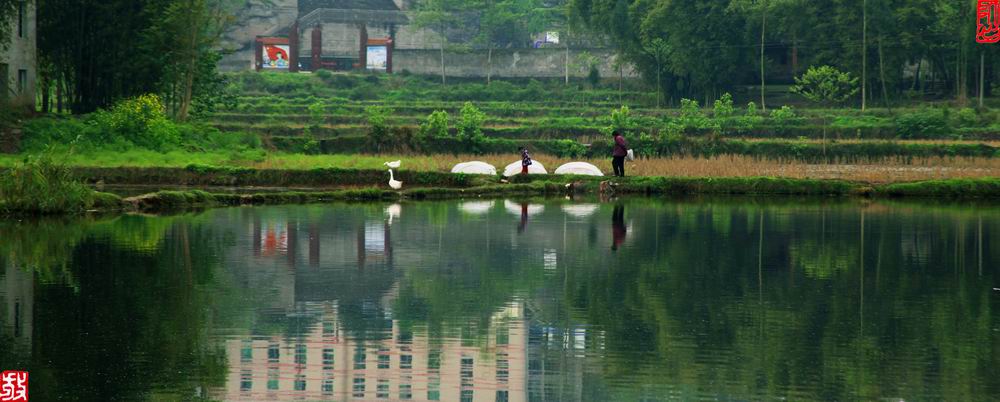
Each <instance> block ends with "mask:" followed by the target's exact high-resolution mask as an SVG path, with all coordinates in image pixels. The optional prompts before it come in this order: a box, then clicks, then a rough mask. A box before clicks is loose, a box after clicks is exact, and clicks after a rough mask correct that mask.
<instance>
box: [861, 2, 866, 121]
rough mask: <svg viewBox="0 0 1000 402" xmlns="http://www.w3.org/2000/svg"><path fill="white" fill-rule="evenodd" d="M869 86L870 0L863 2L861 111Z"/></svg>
mask: <svg viewBox="0 0 1000 402" xmlns="http://www.w3.org/2000/svg"><path fill="white" fill-rule="evenodd" d="M867 87H868V0H864V1H863V2H862V3H861V111H862V112H864V111H865V99H866V97H867V94H866V90H867Z"/></svg>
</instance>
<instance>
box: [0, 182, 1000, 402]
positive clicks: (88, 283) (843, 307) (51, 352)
mask: <svg viewBox="0 0 1000 402" xmlns="http://www.w3.org/2000/svg"><path fill="white" fill-rule="evenodd" d="M998 233H1000V213H998V209H997V208H996V207H991V206H977V205H936V204H909V203H894V202H871V203H869V202H862V201H844V200H840V201H831V200H812V199H806V200H798V199H781V200H768V201H763V200H752V199H693V200H663V199H625V200H621V201H617V202H605V203H598V202H596V201H595V202H585V201H584V202H581V201H577V202H570V201H566V200H529V201H525V202H521V201H510V200H506V201H505V200H495V201H490V200H477V201H448V202H420V203H402V204H347V203H345V204H333V205H314V206H278V207H260V208H257V207H254V208H230V209H215V210H209V211H204V212H196V213H186V214H181V215H174V216H145V215H125V216H118V217H112V218H87V219H74V220H41V221H12V220H7V221H0V236H2V237H0V257H2V258H0V268H2V270H0V273H2V277H0V304H2V308H0V314H2V315H0V320H2V321H0V322H2V331H0V335H2V338H3V339H2V342H0V368H2V369H13V368H20V369H27V370H29V371H30V385H31V390H30V392H31V396H32V397H33V398H34V399H37V400H88V401H95V400H101V401H114V400H121V401H138V400H202V399H204V400H270V401H277V400H350V399H365V400H381V399H387V400H406V399H412V400H418V401H419V400H441V401H466V400H467V401H525V400H529V401H576V400H593V401H605V400H622V401H637V400H668V399H681V400H690V399H712V400H762V399H790V400H831V399H833V400H856V399H862V400H875V399H891V400H899V399H904V400H914V399H915V400H926V399H944V400H988V399H991V398H995V397H996V396H997V395H1000V291H998V290H996V289H994V288H1000V236H998V235H997V234H998Z"/></svg>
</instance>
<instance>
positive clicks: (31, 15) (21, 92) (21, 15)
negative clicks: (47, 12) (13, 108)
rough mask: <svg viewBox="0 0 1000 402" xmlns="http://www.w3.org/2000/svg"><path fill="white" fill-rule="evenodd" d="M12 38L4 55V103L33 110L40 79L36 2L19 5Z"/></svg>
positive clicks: (0, 72)
mask: <svg viewBox="0 0 1000 402" xmlns="http://www.w3.org/2000/svg"><path fill="white" fill-rule="evenodd" d="M13 18H14V21H13V24H11V29H10V38H8V39H9V40H8V43H7V46H6V49H5V50H4V51H3V52H2V53H0V100H3V101H7V102H10V103H12V104H15V105H20V106H25V107H31V106H32V105H33V104H34V101H35V82H36V80H37V76H38V69H37V66H38V62H37V54H36V53H37V45H36V43H37V42H36V38H37V35H36V27H35V0H22V1H21V2H19V3H18V4H17V11H16V12H15V14H14V16H13Z"/></svg>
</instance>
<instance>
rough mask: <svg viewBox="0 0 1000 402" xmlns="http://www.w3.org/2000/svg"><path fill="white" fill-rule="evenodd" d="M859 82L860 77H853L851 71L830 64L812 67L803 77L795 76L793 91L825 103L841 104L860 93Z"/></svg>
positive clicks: (814, 100)
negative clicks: (844, 70)
mask: <svg viewBox="0 0 1000 402" xmlns="http://www.w3.org/2000/svg"><path fill="white" fill-rule="evenodd" d="M857 84H858V79H857V78H851V73H847V72H840V71H838V70H837V69H835V68H833V67H830V66H821V67H810V68H809V70H808V71H806V73H805V74H803V75H802V77H796V78H795V86H793V87H792V92H793V93H797V94H799V95H802V96H804V97H805V98H806V99H809V100H810V101H813V102H816V103H820V104H824V105H832V104H841V103H844V102H846V101H847V100H848V99H850V98H851V97H852V96H854V94H856V93H858V87H857Z"/></svg>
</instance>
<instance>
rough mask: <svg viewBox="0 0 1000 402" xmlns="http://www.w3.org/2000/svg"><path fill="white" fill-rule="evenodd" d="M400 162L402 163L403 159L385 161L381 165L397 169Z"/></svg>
mask: <svg viewBox="0 0 1000 402" xmlns="http://www.w3.org/2000/svg"><path fill="white" fill-rule="evenodd" d="M401 164H403V161H395V162H386V163H383V165H386V166H388V167H389V169H399V165H401Z"/></svg>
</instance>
